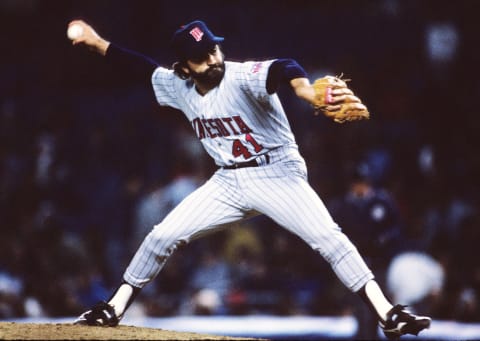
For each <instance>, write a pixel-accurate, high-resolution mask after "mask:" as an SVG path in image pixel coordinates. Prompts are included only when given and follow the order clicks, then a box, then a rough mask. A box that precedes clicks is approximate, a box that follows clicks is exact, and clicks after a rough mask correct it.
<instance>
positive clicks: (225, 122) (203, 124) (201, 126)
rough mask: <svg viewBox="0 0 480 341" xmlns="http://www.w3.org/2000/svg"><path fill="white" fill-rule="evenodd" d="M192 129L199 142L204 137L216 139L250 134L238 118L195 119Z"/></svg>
mask: <svg viewBox="0 0 480 341" xmlns="http://www.w3.org/2000/svg"><path fill="white" fill-rule="evenodd" d="M191 123H192V127H193V129H194V130H195V133H196V134H197V136H198V138H199V139H200V140H202V139H204V138H205V137H209V138H212V139H213V138H216V137H224V136H231V135H243V134H249V133H251V132H252V129H251V128H250V127H249V126H248V125H247V124H246V123H245V121H244V120H242V118H241V117H240V116H232V117H222V118H207V119H206V118H195V119H194V120H192V122H191Z"/></svg>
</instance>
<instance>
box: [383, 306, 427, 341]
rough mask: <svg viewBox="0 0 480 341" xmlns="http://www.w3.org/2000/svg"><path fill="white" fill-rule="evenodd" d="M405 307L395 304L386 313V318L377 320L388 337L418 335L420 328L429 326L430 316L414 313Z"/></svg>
mask: <svg viewBox="0 0 480 341" xmlns="http://www.w3.org/2000/svg"><path fill="white" fill-rule="evenodd" d="M405 307H406V306H404V305H400V304H397V305H396V306H394V307H393V308H392V309H390V311H389V312H388V313H387V320H386V321H380V322H379V325H380V328H382V330H383V333H384V334H385V336H386V337H387V338H388V339H391V340H393V339H398V338H400V336H402V335H405V334H412V335H418V333H420V332H421V331H422V330H424V329H426V328H430V323H431V322H432V319H431V318H430V317H426V316H417V315H414V314H412V313H410V312H409V311H407V310H405Z"/></svg>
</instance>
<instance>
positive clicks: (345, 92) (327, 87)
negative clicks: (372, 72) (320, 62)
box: [313, 76, 370, 123]
mask: <svg viewBox="0 0 480 341" xmlns="http://www.w3.org/2000/svg"><path fill="white" fill-rule="evenodd" d="M347 81H348V80H343V79H341V76H339V77H333V76H325V77H322V78H318V79H316V80H315V82H314V83H313V89H314V91H315V98H314V103H313V106H314V108H315V112H316V113H318V112H322V113H323V114H324V115H325V116H327V117H330V118H332V119H333V120H334V121H335V122H337V123H344V122H347V121H357V120H365V119H369V118H370V113H369V112H368V110H367V108H366V107H365V105H363V104H362V102H361V101H360V99H359V98H358V97H357V96H355V95H354V94H353V92H352V90H350V89H349V88H348V86H347V83H346V82H347Z"/></svg>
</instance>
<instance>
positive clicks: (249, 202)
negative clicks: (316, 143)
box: [124, 147, 373, 291]
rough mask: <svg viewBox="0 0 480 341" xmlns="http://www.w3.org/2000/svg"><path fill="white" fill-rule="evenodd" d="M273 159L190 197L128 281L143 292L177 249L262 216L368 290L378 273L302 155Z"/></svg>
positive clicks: (220, 177)
mask: <svg viewBox="0 0 480 341" xmlns="http://www.w3.org/2000/svg"><path fill="white" fill-rule="evenodd" d="M269 155H270V164H268V165H264V166H259V167H249V168H239V169H234V170H227V169H222V168H220V169H219V170H218V171H217V172H216V173H215V174H214V175H213V176H212V177H211V178H210V179H209V180H208V181H207V182H206V183H205V184H204V185H203V186H201V187H200V188H198V189H197V190H196V191H194V192H193V193H192V194H190V195H189V196H188V197H186V198H185V199H184V200H183V201H182V202H181V203H180V204H179V205H178V206H177V207H176V208H174V209H173V210H172V211H171V212H170V213H169V214H168V215H167V216H166V217H165V219H164V220H163V221H162V222H161V223H160V224H158V225H156V226H154V228H153V229H152V231H151V232H150V233H149V234H148V235H147V236H146V238H145V239H144V241H143V243H142V244H141V245H140V247H139V249H138V251H137V252H136V253H135V255H134V257H133V259H132V260H131V262H130V264H129V266H128V267H127V269H126V271H125V274H124V279H125V281H126V282H127V283H129V284H131V285H133V286H136V287H143V286H144V285H146V284H147V283H148V282H150V281H152V280H153V279H154V278H155V277H156V276H157V274H158V273H159V272H160V270H161V269H162V267H163V265H164V264H165V262H166V261H167V259H168V257H169V256H170V255H171V254H172V253H173V252H174V251H175V250H176V248H177V247H178V246H180V245H182V244H186V243H188V242H189V241H191V240H193V239H195V238H197V237H200V236H202V235H203V234H206V233H208V232H212V231H214V230H216V229H221V228H223V227H224V226H225V224H228V223H231V222H234V221H238V220H240V219H244V218H248V217H251V216H253V215H255V214H259V213H263V214H265V215H266V216H268V217H270V218H271V219H273V220H274V221H275V222H276V223H277V224H278V225H280V226H282V227H284V228H286V229H287V230H289V231H290V232H292V233H294V234H296V235H298V236H299V237H300V238H302V239H303V240H304V241H305V242H306V243H308V244H309V245H310V246H311V247H312V248H313V249H314V250H315V251H317V252H319V253H320V254H321V255H322V256H323V257H324V258H325V260H326V261H327V262H328V263H329V264H330V265H331V267H332V269H333V271H334V272H335V273H336V275H337V276H338V278H339V279H340V280H341V281H342V282H343V284H344V285H345V286H346V287H347V288H349V289H350V290H351V291H357V290H359V289H360V288H361V287H363V286H364V285H365V284H366V283H367V282H368V281H369V280H370V279H372V278H373V274H372V272H371V271H370V269H369V268H368V267H367V265H366V264H365V262H364V261H363V259H362V257H361V256H360V255H359V253H358V251H357V249H356V247H355V246H354V245H353V244H352V243H351V241H350V240H349V239H348V238H347V236H346V235H345V234H343V232H342V231H341V229H340V228H339V227H338V225H337V224H336V223H335V222H334V221H333V219H332V217H331V216H330V214H329V212H328V211H327V209H326V207H325V205H324V204H323V202H322V200H321V199H320V198H319V196H318V195H317V194H316V193H315V191H314V190H313V189H312V188H311V186H310V185H309V184H308V182H307V171H306V167H305V162H304V160H303V158H302V157H301V156H300V154H299V153H298V150H296V149H295V148H285V147H283V148H280V149H278V150H275V151H274V152H271V153H269Z"/></svg>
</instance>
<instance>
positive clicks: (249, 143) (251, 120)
mask: <svg viewBox="0 0 480 341" xmlns="http://www.w3.org/2000/svg"><path fill="white" fill-rule="evenodd" d="M273 61H274V60H268V61H262V62H255V61H247V62H243V63H239V62H229V61H226V62H225V75H224V78H223V80H222V82H221V83H220V85H219V86H217V87H215V88H214V89H212V90H210V91H209V92H208V93H207V94H205V95H203V96H202V95H200V94H199V93H198V92H197V91H196V90H195V87H194V85H193V82H192V81H191V80H182V79H180V78H178V77H177V76H175V74H174V73H173V70H169V69H166V68H163V67H158V68H157V69H156V70H155V71H154V73H153V75H152V84H153V89H154V91H155V96H156V98H157V101H158V103H159V104H160V105H163V106H171V107H173V108H176V109H179V110H181V111H182V112H183V113H184V114H185V115H186V116H187V118H188V120H189V121H190V123H191V125H192V127H193V129H194V130H195V133H196V134H197V136H198V138H199V139H200V141H201V142H202V144H203V146H204V148H205V149H206V151H207V152H208V154H210V156H211V157H212V158H213V159H214V160H215V163H216V164H217V165H218V166H224V165H231V164H233V163H237V162H245V161H248V160H251V159H254V158H256V157H257V156H259V155H262V154H265V153H267V152H268V151H269V150H271V149H274V148H277V147H280V146H284V145H295V146H296V142H295V137H294V136H293V134H292V131H291V128H290V124H289V123H288V119H287V116H286V114H285V111H284V110H283V107H282V105H281V103H280V100H279V98H278V96H277V95H276V94H268V93H267V90H266V79H267V74H268V68H269V66H270V65H271V64H272V62H273Z"/></svg>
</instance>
